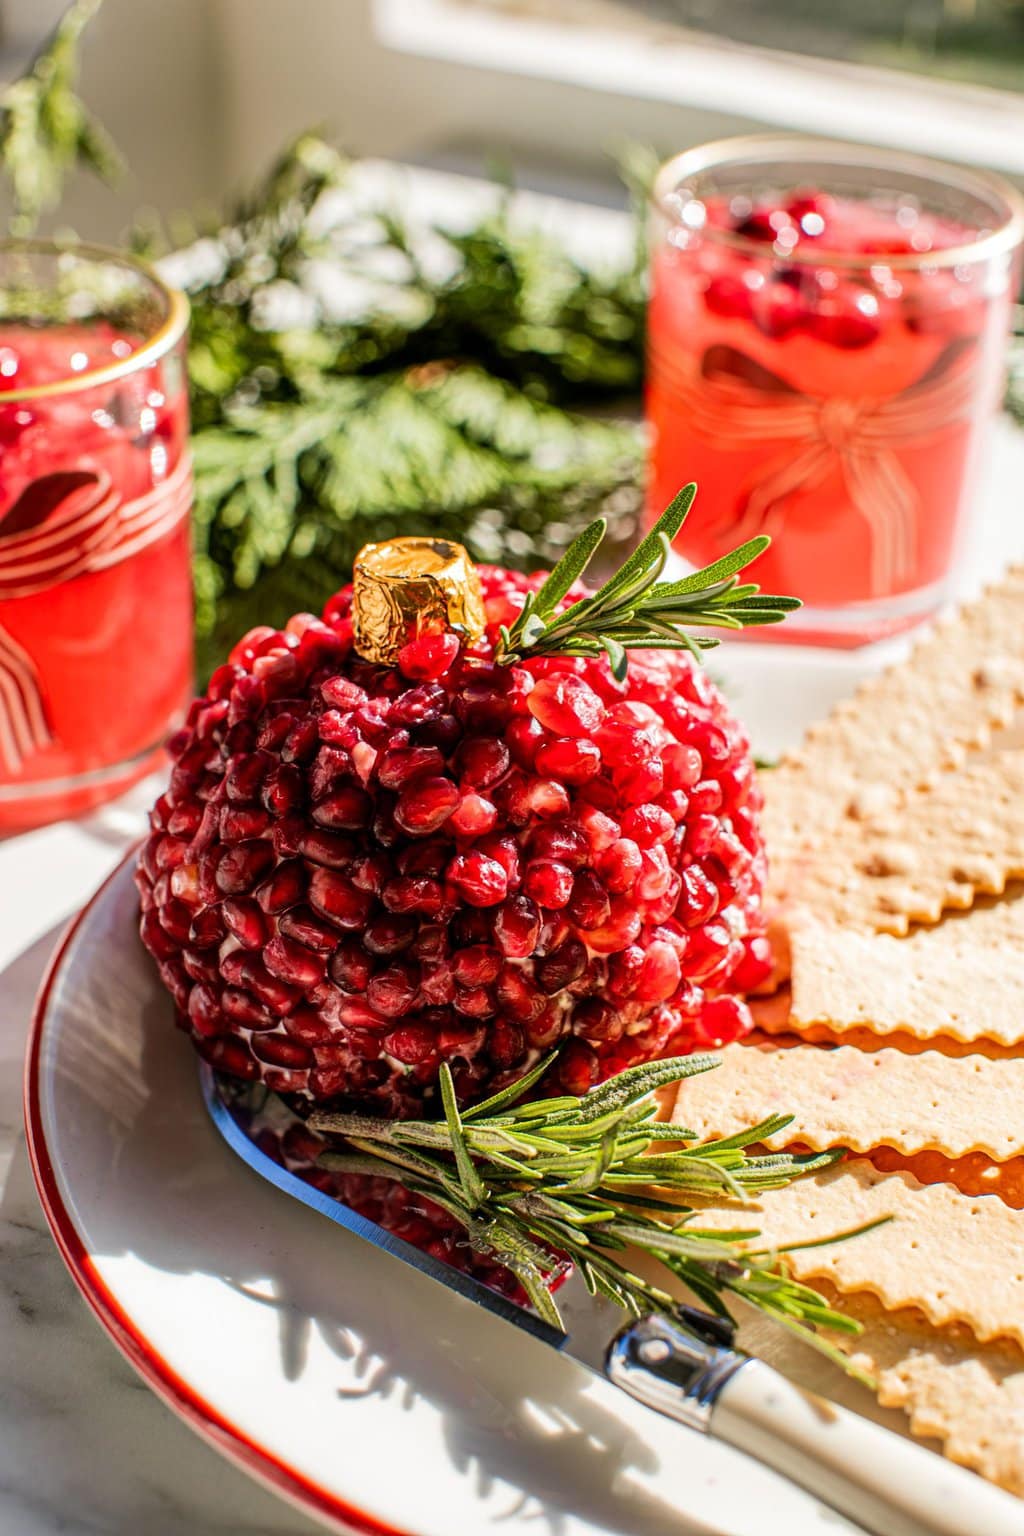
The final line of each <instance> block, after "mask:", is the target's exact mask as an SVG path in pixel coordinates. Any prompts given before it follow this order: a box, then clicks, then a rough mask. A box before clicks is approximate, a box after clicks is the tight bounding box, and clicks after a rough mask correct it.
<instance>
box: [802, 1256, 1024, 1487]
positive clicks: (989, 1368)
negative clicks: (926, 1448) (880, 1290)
mask: <svg viewBox="0 0 1024 1536" xmlns="http://www.w3.org/2000/svg"><path fill="white" fill-rule="evenodd" d="M822 1291H823V1294H825V1296H826V1298H827V1299H828V1300H829V1301H830V1302H832V1304H833V1305H835V1306H836V1307H837V1308H839V1310H841V1311H844V1312H846V1313H848V1315H849V1316H851V1317H854V1318H856V1319H857V1321H858V1322H859V1323H861V1324H862V1326H863V1332H862V1333H860V1334H859V1335H858V1336H857V1337H856V1338H853V1337H851V1336H850V1335H849V1334H836V1335H834V1336H833V1342H834V1343H835V1344H836V1345H837V1346H838V1347H839V1348H840V1349H841V1350H843V1351H844V1353H846V1354H848V1355H850V1357H851V1358H852V1360H853V1361H854V1362H855V1363H856V1364H857V1365H859V1366H860V1367H861V1369H862V1370H866V1371H867V1372H869V1373H870V1374H871V1375H872V1376H874V1377H875V1379H876V1381H877V1383H878V1400H879V1402H880V1403H881V1404H882V1406H883V1407H885V1408H901V1409H902V1410H903V1411H904V1413H906V1414H907V1416H908V1418H909V1420H910V1429H911V1431H912V1432H913V1433H914V1434H915V1435H919V1436H921V1437H934V1438H935V1439H937V1440H939V1441H940V1442H941V1444H942V1449H943V1451H944V1453H945V1454H946V1456H948V1457H949V1459H950V1460H951V1461H956V1462H959V1463H960V1465H961V1466H964V1467H970V1468H972V1469H973V1471H975V1472H979V1473H980V1474H981V1476H982V1477H986V1478H988V1479H989V1481H990V1482H993V1483H998V1484H999V1485H1000V1486H1001V1487H1003V1488H1006V1489H1007V1490H1008V1491H1009V1492H1010V1493H1016V1494H1019V1495H1024V1354H1022V1353H1021V1351H1020V1350H1019V1349H1018V1348H1017V1346H1016V1345H1014V1344H1012V1343H1010V1342H1009V1341H1006V1340H996V1341H994V1342H992V1343H989V1344H979V1343H978V1341H977V1339H975V1338H974V1336H973V1334H971V1333H970V1331H969V1330H968V1329H965V1328H963V1327H962V1326H956V1325H954V1326H952V1327H949V1328H943V1329H941V1330H936V1329H933V1328H932V1327H930V1325H929V1323H928V1320H927V1318H926V1317H925V1316H924V1315H923V1314H922V1313H921V1312H920V1311H918V1310H917V1309H916V1308H904V1309H902V1310H900V1311H898V1312H886V1311H885V1310H884V1309H883V1308H882V1307H881V1306H880V1305H879V1303H878V1302H877V1301H876V1300H875V1299H874V1297H872V1296H867V1295H860V1296H852V1297H845V1296H838V1295H837V1294H836V1293H835V1291H834V1290H833V1289H832V1287H830V1286H828V1285H827V1282H826V1283H825V1284H824V1285H823V1286H822Z"/></svg>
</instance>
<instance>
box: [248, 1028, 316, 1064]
mask: <svg viewBox="0 0 1024 1536" xmlns="http://www.w3.org/2000/svg"><path fill="white" fill-rule="evenodd" d="M252 1049H253V1054H254V1055H255V1056H258V1057H259V1059H260V1060H261V1061H266V1062H269V1063H270V1064H271V1065H272V1066H275V1067H286V1068H288V1069H290V1070H292V1071H295V1070H296V1069H298V1068H302V1067H311V1066H312V1065H313V1052H312V1051H311V1050H310V1048H309V1046H308V1045H306V1044H304V1042H303V1041H301V1040H294V1039H292V1037H291V1036H290V1035H257V1036H256V1038H255V1040H253V1042H252Z"/></svg>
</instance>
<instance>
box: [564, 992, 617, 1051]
mask: <svg viewBox="0 0 1024 1536" xmlns="http://www.w3.org/2000/svg"><path fill="white" fill-rule="evenodd" d="M625 1027H626V1025H625V1019H624V1018H623V1016H622V1014H621V1013H620V1012H619V1011H618V1010H617V1009H615V1008H613V1007H612V1006H611V1004H610V1003H605V1002H602V1000H601V999H600V998H598V997H585V998H584V999H583V1001H582V1002H580V1003H577V1004H576V1006H575V1008H574V1009H573V1011H572V1030H573V1034H575V1035H582V1036H583V1038H584V1039H585V1040H590V1041H594V1040H599V1041H601V1042H604V1041H606V1040H618V1039H620V1038H621V1036H622V1033H623V1030H624V1029H625Z"/></svg>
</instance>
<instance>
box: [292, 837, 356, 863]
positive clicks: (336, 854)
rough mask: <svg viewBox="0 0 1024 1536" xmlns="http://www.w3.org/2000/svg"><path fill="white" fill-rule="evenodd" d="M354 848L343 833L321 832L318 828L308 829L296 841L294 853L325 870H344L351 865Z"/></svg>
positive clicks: (349, 838) (351, 841) (352, 843)
mask: <svg viewBox="0 0 1024 1536" xmlns="http://www.w3.org/2000/svg"><path fill="white" fill-rule="evenodd" d="M355 847H356V845H355V843H354V842H353V840H352V838H351V837H348V836H347V835H346V834H345V833H344V832H323V831H321V830H320V828H319V827H310V828H308V829H305V830H304V831H303V833H302V835H301V837H300V838H299V839H298V846H297V848H296V852H297V853H301V854H302V855H303V857H304V858H306V859H308V860H309V862H310V863H311V864H320V865H322V866H323V867H324V868H325V869H344V868H345V867H346V865H347V864H350V863H351V861H352V855H353V853H354V852H355Z"/></svg>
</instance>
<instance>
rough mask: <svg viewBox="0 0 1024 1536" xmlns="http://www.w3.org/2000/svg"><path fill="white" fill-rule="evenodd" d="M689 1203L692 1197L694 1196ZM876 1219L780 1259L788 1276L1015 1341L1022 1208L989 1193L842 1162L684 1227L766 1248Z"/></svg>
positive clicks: (1020, 1333)
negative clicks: (871, 1225)
mask: <svg viewBox="0 0 1024 1536" xmlns="http://www.w3.org/2000/svg"><path fill="white" fill-rule="evenodd" d="M694 1203H695V1204H696V1203H697V1202H694ZM882 1216H892V1217H894V1218H895V1219H894V1220H892V1221H890V1222H887V1223H886V1224H885V1225H884V1226H881V1227H876V1228H875V1229H874V1230H873V1231H871V1232H866V1233H864V1234H862V1235H861V1236H859V1237H854V1238H849V1239H847V1240H846V1241H845V1242H839V1243H824V1244H823V1245H822V1246H821V1247H819V1248H804V1249H798V1250H797V1251H796V1252H794V1253H791V1254H789V1255H788V1256H787V1262H788V1263H789V1265H790V1267H791V1269H792V1271H793V1274H794V1275H795V1276H796V1277H797V1279H798V1280H815V1279H817V1278H819V1277H820V1278H824V1279H827V1280H831V1282H832V1283H833V1285H834V1286H835V1287H836V1289H837V1290H838V1291H841V1292H842V1294H843V1295H844V1296H848V1295H851V1294H853V1293H855V1292H858V1291H870V1292H871V1294H872V1295H874V1296H877V1297H878V1299H879V1300H880V1301H881V1302H882V1304H883V1305H884V1306H885V1307H886V1308H887V1309H888V1310H889V1311H895V1310H897V1309H898V1308H900V1307H919V1308H920V1310H921V1311H922V1312H923V1313H924V1314H925V1316H926V1317H927V1318H928V1320H929V1322H931V1323H932V1324H933V1325H934V1326H935V1327H937V1328H943V1327H946V1326H948V1325H949V1324H951V1323H965V1324H966V1325H967V1327H969V1328H970V1329H971V1331H972V1333H973V1334H974V1335H975V1337H976V1338H978V1339H981V1340H982V1341H984V1340H986V1339H993V1338H998V1337H1001V1336H1003V1335H1006V1336H1008V1337H1010V1338H1013V1339H1016V1340H1017V1342H1018V1343H1024V1214H1022V1213H1021V1212H1020V1211H1015V1210H1011V1208H1010V1207H1009V1206H1007V1205H1004V1204H1003V1202H1002V1201H1001V1200H997V1199H995V1198H993V1196H991V1195H980V1196H971V1195H962V1194H961V1193H960V1191H959V1190H957V1189H954V1188H953V1187H952V1186H951V1185H949V1184H919V1183H918V1181H917V1180H916V1179H914V1178H912V1177H911V1176H910V1175H909V1174H906V1173H882V1172H880V1171H879V1170H878V1169H877V1168H874V1167H873V1166H872V1165H871V1163H870V1162H868V1161H867V1160H866V1159H864V1158H851V1159H848V1160H846V1161H844V1162H842V1163H839V1164H837V1165H836V1166H835V1167H832V1168H829V1169H826V1170H825V1172H824V1173H818V1174H814V1175H812V1176H811V1177H809V1178H803V1179H797V1180H796V1181H795V1182H794V1183H792V1184H789V1185H787V1186H786V1187H785V1188H784V1189H773V1190H766V1191H765V1192H764V1193H763V1194H761V1195H759V1196H758V1199H757V1203H756V1205H754V1206H753V1207H752V1208H750V1209H749V1210H748V1209H746V1208H744V1209H743V1211H742V1213H741V1212H740V1211H739V1210H737V1208H736V1207H735V1206H731V1207H729V1206H721V1205H719V1206H716V1207H707V1208H702V1209H701V1211H700V1216H699V1218H696V1219H695V1221H694V1227H695V1228H697V1226H698V1224H699V1226H700V1227H704V1228H711V1227H714V1228H716V1229H719V1230H721V1229H726V1230H734V1229H735V1228H736V1227H737V1225H738V1224H739V1223H740V1222H742V1223H743V1224H744V1225H746V1224H747V1223H748V1222H749V1226H750V1227H752V1228H754V1227H756V1228H758V1229H759V1230H760V1232H761V1233H762V1239H761V1240H759V1241H763V1242H764V1244H765V1245H766V1246H772V1247H779V1246H782V1245H784V1244H786V1243H801V1242H808V1241H811V1240H814V1239H817V1238H820V1237H825V1236H827V1235H828V1234H830V1233H833V1232H844V1231H847V1230H849V1229H850V1228H851V1227H859V1226H861V1225H862V1224H863V1223H865V1222H869V1221H875V1220H877V1219H878V1218H879V1217H882Z"/></svg>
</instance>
